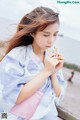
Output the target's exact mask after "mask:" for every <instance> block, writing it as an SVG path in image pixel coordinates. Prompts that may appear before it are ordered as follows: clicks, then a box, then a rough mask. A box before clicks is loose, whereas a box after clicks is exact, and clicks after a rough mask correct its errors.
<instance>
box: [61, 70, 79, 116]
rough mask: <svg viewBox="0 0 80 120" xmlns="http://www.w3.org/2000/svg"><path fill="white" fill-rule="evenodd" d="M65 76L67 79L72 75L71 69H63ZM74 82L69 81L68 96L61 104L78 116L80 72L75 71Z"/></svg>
mask: <svg viewBox="0 0 80 120" xmlns="http://www.w3.org/2000/svg"><path fill="white" fill-rule="evenodd" d="M63 73H64V78H65V80H67V79H68V78H69V76H70V70H69V69H67V68H64V69H63ZM72 81H73V83H72V84H71V83H69V82H67V83H68V84H67V91H66V96H65V98H64V100H63V102H62V103H61V106H62V107H64V108H65V109H66V110H68V111H69V112H71V113H72V114H76V116H79V115H80V73H79V72H75V74H74V78H73V79H72Z"/></svg>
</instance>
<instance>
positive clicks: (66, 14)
mask: <svg viewBox="0 0 80 120" xmlns="http://www.w3.org/2000/svg"><path fill="white" fill-rule="evenodd" d="M64 1H65V0H64ZM37 6H46V7H50V8H52V9H54V10H56V8H57V9H58V11H59V13H60V20H61V24H62V25H63V26H62V31H61V32H62V33H63V34H64V35H65V36H68V37H71V38H74V39H76V40H80V4H58V3H57V0H0V17H5V18H7V19H12V20H15V21H19V20H20V19H21V17H23V16H24V14H26V13H27V12H30V11H31V10H32V9H33V8H35V7H37Z"/></svg>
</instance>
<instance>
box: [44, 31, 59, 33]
mask: <svg viewBox="0 0 80 120" xmlns="http://www.w3.org/2000/svg"><path fill="white" fill-rule="evenodd" d="M43 32H44V33H48V34H50V32H47V31H43ZM58 32H59V31H56V32H55V33H58Z"/></svg>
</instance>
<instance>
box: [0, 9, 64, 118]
mask: <svg viewBox="0 0 80 120" xmlns="http://www.w3.org/2000/svg"><path fill="white" fill-rule="evenodd" d="M58 31H59V14H58V13H56V12H54V11H53V10H51V9H49V8H46V7H37V8H35V9H34V10H33V11H31V12H30V13H28V14H26V15H25V16H24V17H23V18H22V20H21V21H20V23H19V25H18V29H17V32H16V33H15V35H14V36H13V37H12V38H11V39H10V40H9V41H8V46H7V49H6V53H5V57H4V58H3V60H2V61H1V63H0V64H1V65H0V69H1V71H0V72H1V74H0V75H1V77H0V79H1V81H2V84H3V91H2V92H3V100H4V103H5V104H6V105H5V104H4V107H3V109H4V111H5V106H7V107H6V108H8V109H7V111H9V110H10V109H11V108H12V107H13V106H14V105H19V104H21V103H23V102H24V101H25V100H27V99H28V98H30V97H31V96H32V95H33V94H35V92H36V91H41V92H42V93H43V94H44V95H43V97H42V98H41V101H40V103H39V105H38V106H37V108H36V110H35V112H34V114H33V116H32V117H31V118H30V120H57V110H56V105H59V102H60V101H61V100H62V99H63V97H64V95H65V89H66V82H65V81H64V78H63V74H62V70H61V69H62V67H63V61H64V58H63V56H62V55H61V54H59V53H58V52H56V53H51V54H50V55H48V52H47V49H48V48H50V47H52V46H53V44H54V42H55V40H56V37H57V35H58ZM9 119H10V120H15V119H16V120H24V118H22V117H20V116H15V115H13V114H11V113H9ZM26 120H27V119H26Z"/></svg>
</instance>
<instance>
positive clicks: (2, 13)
mask: <svg viewBox="0 0 80 120" xmlns="http://www.w3.org/2000/svg"><path fill="white" fill-rule="evenodd" d="M64 1H65V0H64ZM38 6H46V7H49V8H52V9H53V10H55V11H58V12H59V14H60V23H61V24H60V31H59V36H58V39H57V40H56V43H55V46H56V47H57V48H58V51H59V52H60V53H62V54H63V55H64V57H65V65H64V68H63V73H64V77H65V80H68V79H69V77H70V76H71V69H75V71H74V76H73V78H72V81H73V83H70V82H68V88H67V93H66V97H65V100H64V101H63V103H61V106H63V107H65V108H66V109H67V110H68V111H70V112H73V113H74V114H75V113H76V114H77V115H79V113H80V107H79V106H80V94H79V91H80V53H79V52H80V12H79V11H80V4H59V3H58V2H57V0H44V1H43V0H7V1H6V0H0V40H1V41H2V40H3V41H4V40H7V39H8V38H10V37H11V36H12V35H13V34H14V33H15V31H16V27H17V24H18V23H19V21H20V19H21V18H22V17H23V16H24V15H25V14H26V13H27V12H30V11H31V10H32V9H33V8H35V7H38ZM66 67H67V68H71V69H67V68H66ZM77 71H78V72H77ZM75 94H76V96H75ZM73 101H74V102H73Z"/></svg>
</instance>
